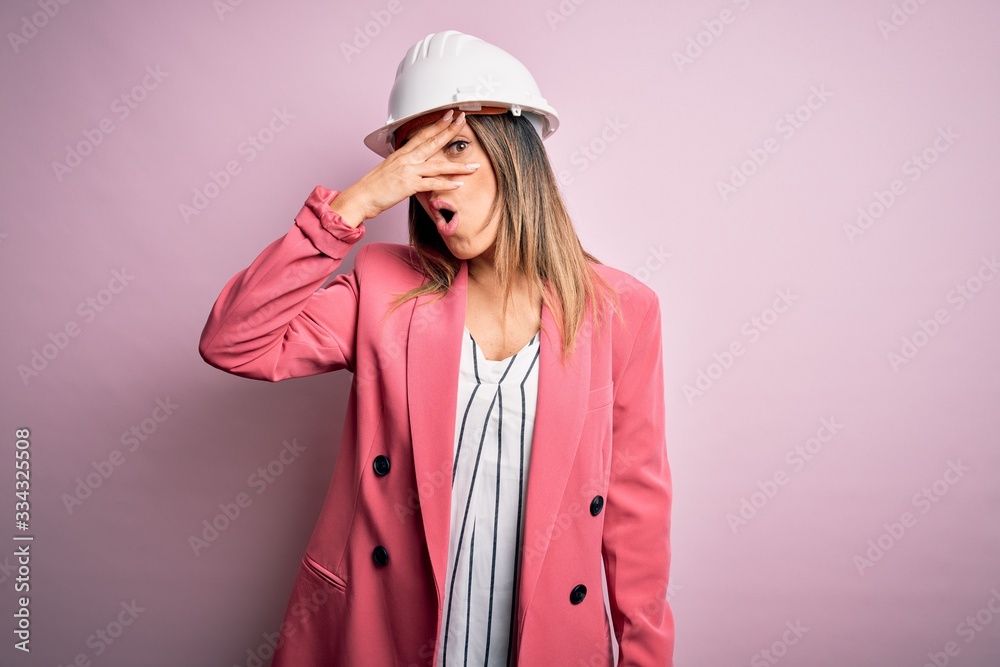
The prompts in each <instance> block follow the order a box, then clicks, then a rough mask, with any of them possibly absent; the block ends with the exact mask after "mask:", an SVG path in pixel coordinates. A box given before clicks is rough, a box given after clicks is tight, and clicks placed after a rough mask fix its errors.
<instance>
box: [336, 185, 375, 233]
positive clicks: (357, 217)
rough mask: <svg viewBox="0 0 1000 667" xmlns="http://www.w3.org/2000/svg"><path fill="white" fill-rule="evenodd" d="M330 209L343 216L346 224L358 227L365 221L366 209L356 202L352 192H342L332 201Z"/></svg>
mask: <svg viewBox="0 0 1000 667" xmlns="http://www.w3.org/2000/svg"><path fill="white" fill-rule="evenodd" d="M329 206H330V210H331V211H333V212H334V213H336V214H337V215H339V216H340V217H341V219H342V220H343V221H344V223H345V224H347V225H349V226H351V227H354V228H357V227H358V226H359V225H360V224H361V223H362V222H364V221H365V219H366V218H365V214H364V209H363V208H362V207H360V206H358V205H357V204H356V203H355V200H354V199H352V198H351V196H350V194H346V195H345V193H344V192H341V193H340V194H338V195H337V196H336V197H334V198H333V199H332V200H331V201H330V205H329Z"/></svg>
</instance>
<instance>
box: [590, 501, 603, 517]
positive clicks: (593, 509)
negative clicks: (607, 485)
mask: <svg viewBox="0 0 1000 667" xmlns="http://www.w3.org/2000/svg"><path fill="white" fill-rule="evenodd" d="M603 507H604V498H603V497H601V496H594V499H593V500H591V501H590V513H591V514H592V515H594V516H597V515H598V514H600V513H601V508H603Z"/></svg>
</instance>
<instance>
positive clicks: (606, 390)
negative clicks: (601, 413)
mask: <svg viewBox="0 0 1000 667" xmlns="http://www.w3.org/2000/svg"><path fill="white" fill-rule="evenodd" d="M614 389H615V385H614V383H612V384H609V385H607V386H606V387H599V388H598V389H591V390H590V397H589V398H588V399H587V410H588V411H589V410H596V409H597V408H603V407H605V406H606V405H608V404H609V403H611V401H612V400H613V399H614V395H615V391H614Z"/></svg>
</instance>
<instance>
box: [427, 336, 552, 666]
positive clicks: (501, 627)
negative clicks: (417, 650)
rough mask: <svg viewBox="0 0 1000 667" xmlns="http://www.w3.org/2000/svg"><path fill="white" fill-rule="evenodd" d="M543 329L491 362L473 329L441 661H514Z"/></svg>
mask: <svg viewBox="0 0 1000 667" xmlns="http://www.w3.org/2000/svg"><path fill="white" fill-rule="evenodd" d="M540 333H541V332H540V331H539V332H536V333H535V335H534V336H533V337H532V338H531V340H530V341H528V342H527V343H526V344H525V345H524V347H522V348H521V349H520V350H519V351H518V352H516V353H515V354H514V355H512V356H510V357H508V358H506V359H503V360H501V361H491V360H489V359H486V358H485V355H484V354H483V351H482V350H481V349H480V348H479V346H478V345H477V344H476V341H475V339H474V338H473V337H472V334H471V333H470V332H469V330H468V328H466V329H465V332H464V335H463V337H462V340H463V343H464V344H463V345H462V361H461V366H460V370H459V378H458V406H457V408H458V409H457V410H456V411H455V455H454V469H453V472H452V480H453V481H452V489H451V491H452V496H451V533H450V538H449V551H448V569H447V575H446V578H445V590H444V610H443V617H442V621H441V635H440V637H439V641H440V646H441V650H440V651H439V655H440V656H441V658H440V660H439V662H438V667H464V666H466V665H477V666H479V665H483V666H485V665H496V666H502V665H508V664H510V663H511V662H512V661H513V656H509V655H508V648H509V647H510V640H511V636H512V632H513V628H512V619H515V610H516V609H517V606H516V600H515V596H514V591H515V590H516V586H517V582H518V576H519V574H518V571H517V568H518V565H519V558H518V556H519V554H520V550H521V544H522V542H523V531H524V493H525V491H526V490H527V487H528V462H529V461H530V456H531V439H532V434H533V432H534V425H535V406H536V403H537V399H538V352H539V348H540V345H539V336H540Z"/></svg>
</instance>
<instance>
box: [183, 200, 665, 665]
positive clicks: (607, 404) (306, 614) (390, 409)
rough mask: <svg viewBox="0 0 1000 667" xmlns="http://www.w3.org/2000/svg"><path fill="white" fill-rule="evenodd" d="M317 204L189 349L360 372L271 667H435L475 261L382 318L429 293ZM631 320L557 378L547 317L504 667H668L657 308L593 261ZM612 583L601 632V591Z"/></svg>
mask: <svg viewBox="0 0 1000 667" xmlns="http://www.w3.org/2000/svg"><path fill="white" fill-rule="evenodd" d="M338 194H339V192H338V191H335V190H328V189H326V188H323V187H322V186H319V187H316V188H315V190H313V192H312V193H311V194H310V196H309V197H308V199H307V200H306V202H305V205H304V206H303V207H302V209H301V211H300V212H299V214H298V215H297V216H296V218H295V224H294V225H292V228H291V229H290V230H289V231H288V233H287V234H285V235H284V236H283V237H281V238H279V239H277V240H276V241H274V242H273V243H271V244H270V245H269V246H268V247H267V248H265V249H264V251H263V252H262V253H261V254H260V255H259V256H258V257H257V258H256V259H255V260H254V261H253V263H252V264H251V265H250V266H249V267H248V268H247V269H245V270H243V271H240V272H239V273H238V274H236V275H235V276H233V278H232V279H231V280H230V281H229V282H228V283H227V284H226V286H225V288H224V289H223V290H222V293H221V294H220V295H219V297H218V300H217V301H216V302H215V305H214V307H213V308H212V311H211V314H210V315H209V318H208V322H207V324H206V325H205V329H204V332H203V333H202V336H201V342H200V346H199V350H200V352H201V355H202V357H203V358H204V359H205V361H207V362H208V363H209V364H211V365H212V366H215V367H217V368H220V369H222V370H224V371H227V372H229V373H233V374H235V375H240V376H243V377H248V378H254V379H258V380H268V381H271V382H275V381H279V380H284V379H287V378H294V377H302V376H306V375H314V374H317V373H325V372H329V371H336V370H341V369H345V368H346V369H348V370H350V371H351V372H353V373H354V377H353V381H352V385H351V392H350V397H349V399H348V403H347V418H346V421H345V424H344V430H343V436H342V439H341V443H340V450H339V454H338V458H337V462H336V466H335V469H334V472H333V478H332V480H331V484H330V487H329V491H328V493H327V497H326V500H325V502H324V505H323V508H322V511H321V513H320V516H319V519H318V521H317V524H316V526H315V529H314V531H313V534H312V537H311V539H310V541H309V543H308V545H307V546H306V549H305V552H304V554H303V556H302V560H301V563H300V565H299V569H298V572H297V575H296V578H295V583H294V586H293V590H292V593H291V596H290V599H289V601H288V606H287V609H286V611H285V619H284V622H283V624H282V627H281V632H280V637H279V639H278V646H277V649H276V653H275V658H274V662H273V665H274V667H320V666H323V667H328V666H332V665H345V666H355V665H357V666H369V665H372V666H382V665H386V666H388V665H404V666H409V665H435V664H436V662H437V660H438V646H437V641H436V640H437V637H438V629H439V627H440V626H439V624H440V622H441V618H442V608H443V606H442V601H443V600H444V599H445V593H446V589H445V586H444V582H445V565H446V556H447V549H448V536H449V522H450V513H451V469H452V461H453V448H454V430H455V412H456V401H457V391H458V372H459V363H460V360H461V347H460V346H461V344H462V337H463V333H464V332H463V325H464V324H465V309H466V287H467V275H468V274H467V266H466V263H465V262H463V263H462V266H461V270H460V271H459V273H458V275H457V276H456V278H455V280H454V282H453V284H452V287H451V289H450V290H449V291H448V292H447V294H446V295H445V296H444V297H443V298H441V299H440V300H439V301H437V302H435V301H434V299H435V298H436V297H432V296H423V297H419V298H417V299H416V300H415V301H414V300H410V301H408V302H406V304H404V305H403V306H401V307H400V308H398V309H397V310H396V311H394V312H393V313H392V314H391V315H389V316H388V317H387V318H386V319H385V321H383V316H384V315H385V314H386V313H387V311H388V306H389V304H390V300H391V298H392V296H393V295H394V294H397V293H400V292H403V291H405V290H407V289H410V288H412V287H414V286H416V285H419V284H420V283H421V277H420V275H419V274H418V273H417V271H415V270H414V269H413V268H412V267H411V266H410V265H409V264H408V260H409V258H410V252H411V251H410V249H409V248H408V247H407V246H405V245H399V244H393V243H375V242H372V243H367V244H365V245H364V246H363V247H361V248H360V250H359V251H358V255H357V258H356V261H355V267H354V269H353V270H352V271H350V272H346V273H341V274H338V275H336V276H335V277H334V279H333V280H332V282H331V283H330V284H329V285H328V286H327V287H326V288H322V289H321V287H322V285H323V283H324V282H325V281H326V280H327V279H329V277H330V275H331V274H333V273H334V272H335V271H336V270H337V267H338V266H339V265H340V263H341V260H342V259H343V258H344V257H345V256H346V255H347V254H348V253H349V252H350V250H351V248H352V247H353V244H354V243H355V242H357V241H358V240H359V239H360V238H361V237H362V236H363V235H364V232H365V228H364V224H362V225H361V226H359V227H358V228H351V227H350V226H349V225H347V224H346V223H344V221H343V220H342V219H341V218H340V217H339V216H338V215H337V214H336V213H334V212H333V211H332V210H330V208H329V203H330V201H331V200H332V199H333V198H334V197H335V196H336V195H338ZM594 266H595V267H596V269H597V270H598V271H600V273H601V274H602V275H603V276H604V277H605V278H607V279H608V281H609V282H610V283H611V284H612V285H614V286H615V287H616V290H617V291H618V293H619V294H620V296H621V299H622V311H623V315H624V320H625V326H622V325H620V324H619V323H618V322H617V321H616V320H610V322H609V323H608V324H607V326H605V327H603V328H602V330H601V331H600V332H599V335H598V333H595V331H594V330H593V329H592V328H591V326H590V324H589V321H587V322H586V323H585V325H584V328H583V329H582V331H581V335H580V337H579V338H578V348H577V350H576V352H575V354H574V355H573V356H572V357H571V360H570V362H569V363H568V364H567V365H565V366H564V365H562V364H561V362H560V351H561V343H560V339H559V335H558V329H557V328H556V324H555V320H554V319H553V314H552V313H551V312H550V311H549V309H548V308H547V307H544V306H543V310H542V335H541V337H540V345H541V348H540V353H539V354H540V356H539V362H538V363H539V369H538V373H539V375H538V408H537V412H536V417H535V428H534V439H533V441H532V443H533V444H532V455H531V460H530V463H529V471H528V486H527V497H526V501H525V505H526V507H525V528H524V531H525V532H524V535H523V539H524V548H523V552H522V555H521V560H520V563H519V567H518V570H519V572H520V581H519V588H518V600H519V605H518V608H517V615H516V618H515V619H513V621H512V625H513V630H514V631H513V636H512V640H511V641H512V642H513V645H512V655H515V656H517V664H519V665H532V666H534V665H539V666H548V665H572V666H573V667H576V666H577V665H600V666H610V665H612V664H613V653H612V646H611V639H610V637H611V635H610V632H611V628H612V627H613V629H614V634H615V637H616V639H617V641H618V644H619V646H620V661H619V665H622V666H628V667H640V666H641V667H672V665H673V648H674V622H673V615H672V613H671V610H670V606H669V604H668V602H667V597H666V591H667V582H668V573H669V566H670V509H671V499H672V491H671V477H670V469H669V466H668V462H667V450H666V440H665V435H664V432H665V429H664V385H663V360H662V347H661V338H660V331H661V329H660V308H659V302H658V299H657V296H656V293H655V292H653V291H652V290H651V289H650V288H649V287H647V286H646V285H644V284H643V283H642V282H640V281H638V280H637V279H635V278H633V277H632V276H630V275H628V274H627V273H625V272H623V271H619V270H617V269H614V268H611V267H609V266H605V265H601V264H594ZM602 562H603V566H604V569H605V570H606V573H607V586H608V597H609V605H610V611H611V614H610V623H609V617H608V614H607V612H606V610H605V601H604V595H603V588H602V574H601V569H602Z"/></svg>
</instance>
